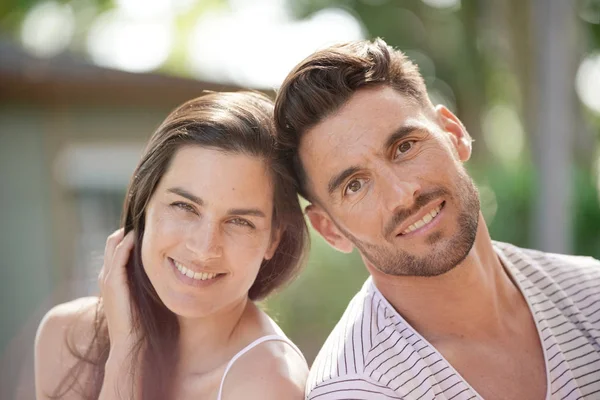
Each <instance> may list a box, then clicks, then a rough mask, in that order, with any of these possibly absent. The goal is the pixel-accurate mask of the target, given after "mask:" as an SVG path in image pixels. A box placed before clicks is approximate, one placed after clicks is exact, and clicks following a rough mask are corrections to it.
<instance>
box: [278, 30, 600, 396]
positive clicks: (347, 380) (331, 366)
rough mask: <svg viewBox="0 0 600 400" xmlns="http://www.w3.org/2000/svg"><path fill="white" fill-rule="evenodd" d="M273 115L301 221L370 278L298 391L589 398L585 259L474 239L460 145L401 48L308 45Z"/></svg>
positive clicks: (599, 379) (592, 331)
mask: <svg viewBox="0 0 600 400" xmlns="http://www.w3.org/2000/svg"><path fill="white" fill-rule="evenodd" d="M275 113H276V115H275V122H276V125H277V128H278V131H279V136H280V141H281V144H282V146H283V147H284V149H287V150H288V151H289V154H290V157H291V159H292V160H293V163H294V168H295V172H296V174H297V178H298V181H299V187H300V192H301V194H302V195H303V196H304V197H305V198H306V199H308V200H309V201H310V203H311V205H309V206H308V207H307V214H308V217H309V219H310V221H311V223H312V225H313V227H314V228H315V229H316V230H317V231H318V232H319V233H320V234H321V235H322V236H323V237H324V238H325V240H326V241H327V242H328V243H329V244H330V245H331V246H333V247H334V248H336V249H337V250H339V251H342V252H350V251H352V249H353V247H356V248H357V249H358V251H359V252H360V255H361V256H362V259H363V261H364V264H365V266H366V268H367V269H368V271H369V273H370V274H371V277H370V278H369V279H368V280H367V281H366V282H365V284H364V286H363V288H362V290H361V291H360V292H359V293H358V294H357V295H356V296H355V297H354V299H353V300H352V301H351V302H350V304H349V306H348V308H347V310H346V312H345V313H344V315H343V316H342V318H341V320H340V321H339V323H338V324H337V326H336V327H335V329H334V330H333V332H332V333H331V335H330V336H329V338H328V339H327V341H326V343H325V345H324V347H323V348H322V350H321V352H320V353H319V355H318V357H317V359H316V360H315V363H314V365H313V367H312V369H311V373H310V376H309V382H308V384H307V398H308V399H319V400H326V399H327V400H328V399H456V400H460V399H475V398H481V397H483V398H485V399H581V398H586V399H600V293H599V288H600V262H598V261H597V260H594V259H593V258H588V257H575V256H565V255H556V254H547V253H542V252H538V251H533V250H525V249H520V248H517V247H515V246H513V245H510V244H505V243H499V242H494V241H492V240H491V239H490V236H489V233H488V230H487V227H486V224H485V221H484V220H483V216H482V214H481V212H480V203H479V195H478V192H477V190H476V188H475V185H474V184H473V181H472V179H471V178H470V177H469V175H468V174H467V172H466V170H465V168H464V167H463V163H464V162H465V161H467V160H468V159H469V157H470V155H471V138H470V136H469V134H468V132H467V130H466V129H465V127H464V126H463V124H462V123H461V122H460V120H459V119H458V118H457V117H456V116H455V115H454V114H452V112H450V111H449V110H448V109H447V108H446V107H444V106H441V105H438V106H435V107H434V106H433V105H432V104H431V102H430V100H429V97H428V95H427V92H426V88H425V85H424V82H423V79H422V77H421V76H420V74H419V72H418V70H417V67H416V66H415V65H414V64H412V63H411V62H410V61H409V60H408V59H407V58H406V57H405V56H404V55H403V54H402V53H401V52H399V51H396V50H394V49H392V48H390V47H388V46H387V45H386V44H385V43H384V42H383V41H382V40H375V41H374V42H352V43H347V44H344V45H340V46H335V47H331V48H328V49H325V50H322V51H319V52H317V53H315V54H313V55H311V56H310V57H308V58H307V59H306V60H304V61H303V62H302V63H300V64H299V65H298V66H297V67H296V68H295V69H294V70H293V71H292V72H291V73H290V74H289V75H288V77H287V78H286V80H285V82H284V83H283V85H282V87H281V89H280V91H279V93H278V96H277V101H276V109H275Z"/></svg>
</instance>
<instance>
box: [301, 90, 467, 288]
mask: <svg viewBox="0 0 600 400" xmlns="http://www.w3.org/2000/svg"><path fill="white" fill-rule="evenodd" d="M449 115H450V114H446V115H445V116H444V117H442V116H441V115H440V114H439V111H438V110H436V111H434V110H432V112H431V113H428V112H426V111H425V110H424V108H423V107H421V106H420V105H418V104H417V103H416V102H415V101H411V100H409V99H407V98H405V97H404V96H402V95H401V94H399V93H398V92H397V91H395V90H394V89H392V88H390V87H377V88H371V89H363V90H360V91H358V92H357V93H355V94H354V95H353V96H352V97H351V98H350V100H348V102H347V103H345V104H344V105H343V106H342V107H341V108H340V109H339V110H338V111H337V112H336V113H334V114H333V115H332V116H330V117H328V118H326V119H325V120H324V121H322V122H320V123H319V124H318V125H316V126H315V127H314V128H312V129H311V130H309V131H308V132H307V133H306V135H305V137H304V138H303V141H302V143H301V147H300V156H301V158H302V163H303V165H304V167H305V168H306V172H307V175H308V177H309V185H310V190H311V191H313V193H315V195H316V197H317V198H318V201H319V204H320V205H319V207H321V208H323V209H325V210H324V211H325V214H327V216H326V217H325V218H326V219H328V220H329V221H331V222H330V224H329V225H334V226H335V228H334V230H337V231H338V232H340V233H341V236H343V237H345V238H346V239H348V240H349V241H350V242H352V244H353V245H354V246H356V247H357V248H358V249H359V250H360V252H361V255H362V256H363V258H364V259H365V260H366V262H367V264H368V265H369V264H371V265H372V266H373V267H374V268H376V269H378V270H379V271H381V272H384V273H386V274H390V275H419V276H431V275H439V274H442V273H444V272H446V271H448V270H450V269H452V268H453V267H454V266H455V265H456V264H457V263H459V262H460V261H462V259H464V257H465V256H466V255H467V254H468V252H469V251H470V249H471V246H472V244H473V241H474V239H475V233H476V230H477V223H478V216H479V198H478V195H477V191H476V189H475V186H474V184H473V182H472V180H471V178H470V177H469V176H468V175H467V173H466V171H465V170H464V167H463V165H462V162H463V161H464V160H463V159H461V157H462V158H465V159H467V158H468V156H469V155H470V142H468V140H465V138H466V137H467V136H468V135H467V134H466V132H464V131H463V130H462V129H463V128H462V125H461V124H460V123H458V122H457V121H458V120H456V121H453V120H452V118H455V117H453V116H452V117H449ZM443 124H445V126H442V125H443ZM467 142H468V143H469V144H468V145H465V143H467ZM465 146H468V151H467V147H465ZM311 220H312V219H311ZM327 225H328V224H327V223H325V224H324V225H322V226H325V227H326V226H327ZM325 231H326V230H325ZM326 234H327V233H326ZM336 241H337V242H338V243H341V246H340V247H338V248H347V246H346V245H345V244H344V243H343V240H342V241H339V240H338V239H336V235H332V239H331V240H330V243H332V244H334V246H335V243H336Z"/></svg>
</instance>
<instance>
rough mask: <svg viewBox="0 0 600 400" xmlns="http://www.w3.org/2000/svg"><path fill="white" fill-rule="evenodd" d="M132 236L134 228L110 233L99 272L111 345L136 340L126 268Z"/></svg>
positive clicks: (131, 342) (132, 241) (131, 246)
mask: <svg viewBox="0 0 600 400" xmlns="http://www.w3.org/2000/svg"><path fill="white" fill-rule="evenodd" d="M133 239H134V234H133V231H131V232H129V233H128V234H127V235H125V236H124V230H123V229H119V230H118V231H116V232H114V233H113V234H112V235H110V236H109V237H108V239H107V241H106V248H105V250H104V264H103V265H102V270H101V271H100V275H99V276H98V283H99V286H100V295H101V297H102V304H103V309H104V314H105V316H106V322H107V324H108V335H109V337H110V343H111V349H112V348H113V347H114V346H121V345H125V344H133V343H135V340H136V338H135V335H134V332H133V318H132V314H131V313H132V309H131V300H130V297H129V287H128V286H127V272H126V270H125V266H126V264H127V261H128V260H129V256H130V254H131V249H133V243H134V240H133Z"/></svg>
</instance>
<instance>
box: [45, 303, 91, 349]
mask: <svg viewBox="0 0 600 400" xmlns="http://www.w3.org/2000/svg"><path fill="white" fill-rule="evenodd" d="M98 300H99V299H98V297H82V298H79V299H76V300H72V301H69V302H66V303H62V304H59V305H56V306H54V307H53V308H51V309H50V311H48V312H47V313H46V315H44V318H42V321H41V322H40V325H39V327H38V331H37V335H36V344H37V343H38V342H39V341H40V340H44V341H49V340H50V341H54V340H56V339H65V334H66V333H67V331H68V330H69V329H73V330H75V331H77V332H78V333H85V332H86V331H88V330H91V329H92V328H93V323H94V320H95V318H96V307H97V305H98ZM78 336H79V335H78Z"/></svg>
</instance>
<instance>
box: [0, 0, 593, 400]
mask: <svg viewBox="0 0 600 400" xmlns="http://www.w3.org/2000/svg"><path fill="white" fill-rule="evenodd" d="M374 37H383V38H384V39H385V40H386V41H387V42H388V43H389V44H391V45H393V46H395V47H398V48H400V49H402V50H403V51H405V52H406V53H407V54H408V55H409V57H411V58H412V59H413V60H414V61H415V62H416V63H417V64H418V65H419V67H420V69H421V72H422V74H423V76H424V77H425V79H426V82H427V85H428V88H429V91H430V95H431V97H432V100H433V101H434V103H435V102H437V103H443V104H445V105H447V106H448V107H449V108H450V109H451V110H453V111H454V112H455V113H456V114H457V115H458V116H459V117H460V118H461V120H462V121H463V122H464V123H465V125H466V127H467V129H468V130H469V132H470V133H471V135H472V136H473V137H474V138H475V140H476V142H475V144H474V157H473V159H472V160H471V161H470V163H469V165H468V168H469V170H470V172H471V173H472V175H473V177H474V178H475V180H476V182H477V184H478V187H479V189H480V193H481V197H482V208H483V213H484V215H485V217H486V220H487V223H488V225H489V227H490V230H491V233H492V237H493V238H494V239H497V240H502V241H509V242H512V243H515V244H517V245H520V246H525V247H533V248H539V249H543V250H548V251H555V252H571V253H575V254H584V255H592V256H595V257H597V258H600V207H599V201H598V193H599V190H600V158H599V156H600V146H599V144H600V140H599V139H600V0H151V1H145V0H61V1H54V0H52V1H37V0H3V1H2V3H1V4H0V374H1V375H0V398H1V399H31V398H33V397H34V394H33V371H32V365H33V351H32V350H33V338H34V335H35V329H36V327H37V325H38V323H39V321H40V319H41V317H42V315H43V314H44V312H45V311H47V310H48V309H49V308H50V307H51V306H52V305H54V304H56V303H58V302H62V301H65V300H68V299H71V298H74V297H76V296H81V295H85V294H93V293H95V292H96V275H97V272H98V270H99V268H100V266H101V255H102V251H103V247H104V243H105V240H106V236H107V235H108V234H109V233H110V232H112V231H113V230H114V229H116V228H117V227H118V221H119V216H120V212H121V205H122V201H123V195H124V191H125V188H126V185H127V183H128V181H129V178H130V176H131V173H132V171H133V168H134V166H135V164H136V162H137V159H138V157H139V154H140V152H141V150H142V148H143V146H144V144H145V142H146V141H147V139H148V137H149V136H150V134H151V133H152V132H153V130H154V129H155V128H156V127H157V126H158V124H159V123H160V122H161V121H162V119H164V117H165V116H166V115H167V114H168V112H169V111H170V110H171V109H173V108H174V107H175V106H177V105H178V104H179V103H181V102H183V101H185V100H187V99H190V98H192V97H195V96H198V95H200V94H201V93H202V92H203V91H204V90H213V91H220V90H237V89H239V88H253V89H258V90H263V91H266V92H268V93H271V94H272V93H274V92H273V91H274V90H276V88H277V86H278V85H279V84H280V83H281V81H282V80H283V78H284V77H285V75H286V74H287V72H288V71H289V70H290V69H291V68H292V67H293V66H294V65H295V64H296V63H297V62H299V61H300V60H301V59H302V58H304V57H305V56H307V55H308V54H310V53H311V52H313V51H314V50H316V49H319V48H322V47H324V46H326V45H328V44H332V43H335V42H339V41H345V40H354V39H361V38H374ZM361 264H362V263H361V261H360V259H359V258H358V257H357V255H356V254H352V255H349V256H345V255H342V254H340V253H336V252H335V251H333V250H331V249H330V248H329V247H328V246H327V245H326V244H325V243H324V242H323V241H322V240H321V239H320V238H319V237H318V236H317V235H313V242H312V252H311V256H310V260H309V263H308V266H307V268H306V269H305V271H304V273H303V274H302V275H301V276H300V277H299V278H298V279H297V280H296V281H295V282H294V283H293V284H292V285H291V286H290V287H288V288H286V289H285V290H283V291H282V292H281V293H280V294H278V295H276V296H273V298H271V299H270V300H269V301H267V302H266V303H265V304H264V306H265V308H266V309H267V311H268V312H269V313H270V314H271V315H272V316H273V317H274V318H275V319H277V320H278V321H279V323H280V324H281V326H282V327H283V328H284V330H285V331H286V332H287V333H288V335H289V336H290V337H291V338H292V339H293V340H294V341H295V342H296V343H297V344H298V345H299V346H300V348H301V349H302V350H303V351H304V353H305V355H306V356H307V358H308V360H309V362H310V361H312V359H313V358H314V356H315V355H316V352H317V351H318V349H319V348H320V346H321V345H322V343H323V341H324V340H325V338H326V336H327V334H328V333H329V331H330V330H331V329H332V327H333V325H334V323H335V322H336V321H337V319H338V318H339V317H340V315H341V313H342V311H343V310H344V308H345V306H346V304H347V302H348V300H349V299H350V297H351V296H352V294H353V293H354V292H356V291H357V290H358V288H359V287H360V285H361V284H362V282H363V281H364V279H365V277H366V271H365V270H364V267H363V266H362V265H361ZM325 305H326V306H325ZM424 306H426V305H424Z"/></svg>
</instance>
